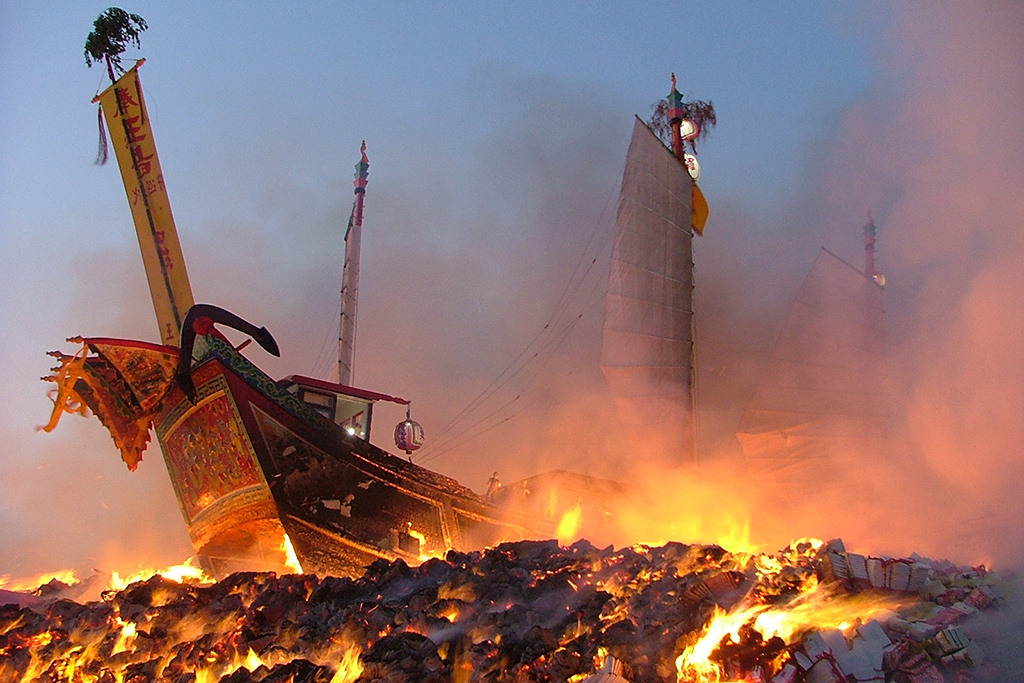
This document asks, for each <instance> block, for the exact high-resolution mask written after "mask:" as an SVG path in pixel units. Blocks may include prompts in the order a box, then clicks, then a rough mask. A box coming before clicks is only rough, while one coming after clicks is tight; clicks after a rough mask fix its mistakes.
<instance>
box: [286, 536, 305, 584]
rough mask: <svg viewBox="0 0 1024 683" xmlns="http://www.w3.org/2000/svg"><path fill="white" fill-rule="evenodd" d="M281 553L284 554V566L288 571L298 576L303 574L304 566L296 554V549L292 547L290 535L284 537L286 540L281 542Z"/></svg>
mask: <svg viewBox="0 0 1024 683" xmlns="http://www.w3.org/2000/svg"><path fill="white" fill-rule="evenodd" d="M281 551H282V552H283V553H284V557H285V560H284V564H285V566H286V567H288V569H291V570H292V572H294V573H296V574H301V573H302V565H301V564H299V558H298V556H297V555H296V554H295V548H293V547H292V539H290V538H288V534H285V535H284V540H283V541H281Z"/></svg>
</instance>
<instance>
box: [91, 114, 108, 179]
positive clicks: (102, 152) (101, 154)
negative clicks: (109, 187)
mask: <svg viewBox="0 0 1024 683" xmlns="http://www.w3.org/2000/svg"><path fill="white" fill-rule="evenodd" d="M96 120H97V121H98V122H99V125H100V146H99V150H97V152H96V161H94V162H93V163H94V164H96V165H97V166H103V165H105V164H106V163H107V129H106V128H104V127H103V107H97V109H96Z"/></svg>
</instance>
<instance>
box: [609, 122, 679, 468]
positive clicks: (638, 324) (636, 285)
mask: <svg viewBox="0 0 1024 683" xmlns="http://www.w3.org/2000/svg"><path fill="white" fill-rule="evenodd" d="M693 186H694V183H693V179H692V178H691V177H690V174H689V172H688V171H687V169H686V166H684V165H683V163H682V162H680V161H679V159H677V158H676V156H675V155H674V154H673V153H672V152H671V151H670V150H669V149H668V148H667V147H666V146H665V145H664V144H663V143H662V142H661V140H659V139H658V137H657V136H656V135H655V134H654V133H653V132H652V131H651V129H650V128H649V127H648V126H647V125H646V124H644V122H643V121H641V120H640V119H637V120H636V123H635V125H634V127H633V137H632V139H631V141H630V144H629V152H628V154H627V157H626V167H625V170H624V172H623V176H622V190H621V194H620V198H619V210H618V215H617V218H616V232H615V243H614V246H613V248H612V261H611V270H610V274H609V278H608V291H607V299H606V303H605V320H604V340H603V346H602V350H601V369H602V370H603V372H604V375H605V378H606V379H607V381H608V385H609V388H610V390H611V393H612V397H613V399H614V400H615V403H616V406H617V407H618V409H619V412H620V415H621V416H622V418H623V420H624V421H625V422H626V424H627V426H628V427H629V428H630V429H629V431H631V432H633V433H634V434H636V435H639V436H641V437H643V438H647V437H652V438H655V439H656V440H657V441H658V442H659V443H664V444H667V445H670V446H673V445H678V450H680V451H682V453H683V454H684V458H685V459H692V458H693V393H692V384H693V330H692V319H693V250H692V241H693V230H692V227H691V221H692V201H693V200H692V198H693Z"/></svg>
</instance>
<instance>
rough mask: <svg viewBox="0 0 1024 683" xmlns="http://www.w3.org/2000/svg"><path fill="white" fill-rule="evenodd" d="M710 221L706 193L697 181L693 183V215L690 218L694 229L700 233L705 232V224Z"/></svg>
mask: <svg viewBox="0 0 1024 683" xmlns="http://www.w3.org/2000/svg"><path fill="white" fill-rule="evenodd" d="M707 222H708V202H707V200H706V199H704V193H703V192H701V191H700V188H699V187H697V183H694V184H693V215H692V216H691V218H690V224H691V225H692V226H693V231H694V232H695V233H697V234H698V235H703V234H704V224H705V223H707Z"/></svg>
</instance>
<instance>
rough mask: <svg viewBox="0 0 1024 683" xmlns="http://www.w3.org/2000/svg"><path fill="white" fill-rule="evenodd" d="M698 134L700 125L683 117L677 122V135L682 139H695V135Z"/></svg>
mask: <svg viewBox="0 0 1024 683" xmlns="http://www.w3.org/2000/svg"><path fill="white" fill-rule="evenodd" d="M698 135H700V126H698V125H697V124H696V123H694V122H693V121H691V120H689V119H683V120H681V121H680V122H679V136H680V137H681V138H682V139H683V140H684V141H689V140H696V139H697V136H698Z"/></svg>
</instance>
